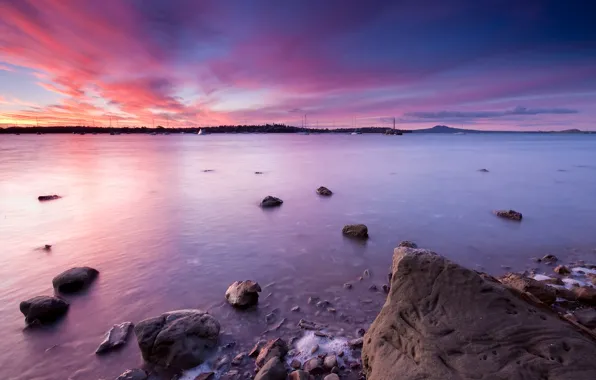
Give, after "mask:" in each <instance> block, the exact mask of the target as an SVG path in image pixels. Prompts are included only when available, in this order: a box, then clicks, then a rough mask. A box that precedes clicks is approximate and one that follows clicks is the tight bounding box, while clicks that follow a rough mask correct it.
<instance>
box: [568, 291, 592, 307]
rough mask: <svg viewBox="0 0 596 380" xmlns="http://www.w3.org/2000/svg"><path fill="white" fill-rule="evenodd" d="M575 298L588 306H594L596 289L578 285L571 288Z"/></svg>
mask: <svg viewBox="0 0 596 380" xmlns="http://www.w3.org/2000/svg"><path fill="white" fill-rule="evenodd" d="M573 292H574V293H575V295H576V296H577V300H578V301H579V302H581V303H584V304H586V305H590V306H596V289H594V288H592V287H589V286H580V287H575V288H573Z"/></svg>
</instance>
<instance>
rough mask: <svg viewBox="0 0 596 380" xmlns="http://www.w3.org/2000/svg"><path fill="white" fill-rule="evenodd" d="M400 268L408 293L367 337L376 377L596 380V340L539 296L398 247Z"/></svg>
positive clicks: (397, 284) (367, 362) (400, 284)
mask: <svg viewBox="0 0 596 380" xmlns="http://www.w3.org/2000/svg"><path fill="white" fill-rule="evenodd" d="M392 268H393V280H392V283H391V287H392V289H399V290H400V291H399V292H395V291H392V292H391V293H390V294H389V295H388V297H387V300H386V302H385V304H384V305H383V308H382V309H381V311H380V313H379V314H378V316H377V318H376V319H375V321H374V322H373V324H372V325H371V327H370V329H369V330H368V331H367V333H366V335H365V338H364V347H363V351H362V364H363V367H364V372H365V374H366V377H367V378H368V379H376V380H379V379H380V380H386V379H402V380H413V379H471V378H486V379H488V378H491V379H492V378H495V379H496V378H499V379H514V380H522V379H539V378H545V379H546V378H548V379H549V380H563V379H574V380H580V379H581V380H589V379H593V377H594V373H596V361H594V360H591V359H589V358H593V357H595V355H596V344H594V340H593V339H591V338H588V337H587V336H586V335H585V334H584V333H583V332H581V331H580V330H579V329H578V328H577V327H576V326H574V325H572V324H570V323H568V322H566V321H563V320H561V319H560V318H559V317H558V315H556V314H555V313H554V312H552V311H551V310H550V308H547V307H545V306H544V305H543V304H541V303H540V302H538V301H535V299H534V297H530V296H526V294H525V293H522V292H518V291H514V290H511V289H508V288H507V287H505V286H503V285H502V284H500V283H499V282H497V281H495V280H494V279H491V278H490V276H486V277H482V276H480V275H479V274H478V273H476V272H475V271H473V270H469V269H466V268H463V267H461V266H459V265H457V264H455V263H453V262H451V261H449V260H447V259H445V258H443V257H441V256H439V255H436V254H435V253H433V252H431V251H427V250H421V249H411V248H398V249H396V250H395V253H394V255H393V266H392ZM429 302H430V303H429ZM487 337H488V338H487ZM495 337H498V338H495ZM520 337H523V339H520ZM470 342H473V343H470ZM471 345H472V346H474V349H473V350H470V348H471V347H472V346H471ZM451 350H456V352H457V355H447V354H446V353H447V352H454V351H451Z"/></svg>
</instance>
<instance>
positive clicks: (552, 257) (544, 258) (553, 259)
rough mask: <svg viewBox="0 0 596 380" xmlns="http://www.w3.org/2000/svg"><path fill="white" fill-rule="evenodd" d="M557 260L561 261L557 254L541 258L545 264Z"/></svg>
mask: <svg viewBox="0 0 596 380" xmlns="http://www.w3.org/2000/svg"><path fill="white" fill-rule="evenodd" d="M557 261H559V259H558V258H557V256H555V255H544V257H542V258H541V259H540V262H541V263H545V264H554V263H556V262H557Z"/></svg>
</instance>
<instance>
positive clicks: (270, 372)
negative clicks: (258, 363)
mask: <svg viewBox="0 0 596 380" xmlns="http://www.w3.org/2000/svg"><path fill="white" fill-rule="evenodd" d="M255 380H286V367H285V365H284V363H282V361H281V360H280V359H279V358H277V357H272V358H271V359H269V360H268V361H267V363H265V365H264V366H263V368H261V369H260V370H259V372H257V375H256V376H255Z"/></svg>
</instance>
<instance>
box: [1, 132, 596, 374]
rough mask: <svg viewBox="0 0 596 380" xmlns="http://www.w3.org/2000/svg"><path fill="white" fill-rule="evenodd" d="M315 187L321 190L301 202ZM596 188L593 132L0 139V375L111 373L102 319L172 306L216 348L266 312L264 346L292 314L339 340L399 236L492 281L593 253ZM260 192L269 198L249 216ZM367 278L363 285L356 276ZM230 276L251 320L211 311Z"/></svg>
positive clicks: (247, 341) (258, 323)
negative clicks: (243, 289) (59, 300)
mask: <svg viewBox="0 0 596 380" xmlns="http://www.w3.org/2000/svg"><path fill="white" fill-rule="evenodd" d="M481 168H487V169H489V173H481V172H478V169H481ZM203 170H213V171H212V172H204V171H203ZM255 171H262V172H264V174H262V175H256V174H254V172H255ZM321 185H324V186H327V187H329V188H330V189H331V190H333V191H334V193H335V194H334V195H333V196H332V197H330V198H322V197H319V196H317V195H316V194H315V189H316V188H317V187H319V186H321ZM41 194H60V195H62V196H63V198H62V199H59V200H55V201H51V202H43V203H42V202H38V201H37V196H38V195H41ZM594 194H596V135H555V134H549V135H538V134H536V135H525V134H495V135H484V134H483V135H463V136H461V135H424V134H420V135H418V134H414V135H404V136H378V135H358V136H350V135H337V136H330V135H308V136H302V135H286V136H281V135H280V136H275V135H207V136H196V135H169V136H132V135H130V136H127V135H120V136H107V135H105V136H104V135H96V136H94V135H86V136H79V135H62V136H61V135H44V136H37V135H31V136H29V135H21V136H7V135H1V136H0V242H2V252H1V253H0V320H1V321H2V325H3V339H2V340H1V341H0V353H1V354H0V368H2V374H3V375H4V377H5V378H8V379H19V380H25V379H27V380H30V379H36V380H37V379H73V380H79V379H96V378H105V379H111V378H114V377H116V376H117V375H118V374H120V373H121V372H123V371H124V370H125V369H127V368H131V367H137V366H140V365H141V364H142V361H141V359H140V355H139V352H138V348H137V347H136V343H135V342H134V338H133V341H131V342H129V344H127V345H126V346H125V347H124V348H123V349H122V350H119V351H117V352H114V353H112V354H109V355H106V356H102V357H96V356H95V355H94V350H95V348H96V347H97V345H98V344H99V343H100V342H101V340H102V337H103V334H104V333H105V332H106V331H107V330H108V329H109V328H110V327H111V326H112V324H115V323H120V322H123V321H127V320H130V321H133V322H138V321H139V320H141V319H143V318H146V317H150V316H155V315H158V314H160V313H162V312H165V311H168V310H173V309H182V308H202V309H206V310H209V311H210V312H211V313H213V314H214V315H215V316H216V317H217V318H218V319H219V320H220V322H221V324H222V328H223V334H224V335H223V337H222V341H223V342H224V343H225V342H230V341H236V342H237V345H236V347H235V348H234V349H232V350H231V351H230V352H231V354H232V355H233V353H234V352H239V351H240V350H245V349H246V347H248V346H249V345H251V344H252V343H253V342H254V341H255V340H257V339H258V338H259V337H261V334H262V333H263V332H264V331H266V330H267V329H269V328H271V327H272V326H275V323H273V324H271V325H268V324H267V323H266V318H265V316H266V314H268V313H270V312H271V311H274V312H275V313H276V315H277V316H278V317H277V320H276V322H278V321H280V320H281V319H282V318H286V322H285V323H284V324H283V325H282V327H280V330H278V331H274V332H268V333H266V334H264V335H263V336H264V337H271V336H277V335H288V336H293V335H296V334H297V328H296V327H295V324H296V322H297V321H298V320H299V319H300V318H307V319H311V320H313V319H314V320H316V321H318V322H321V323H327V324H329V325H333V326H335V331H334V333H335V334H339V335H342V334H344V335H346V337H348V338H350V337H353V335H354V330H355V328H356V327H360V326H366V325H367V324H368V323H370V322H371V321H372V319H373V318H374V316H375V314H376V312H377V311H378V309H379V308H380V306H381V305H382V303H383V301H384V296H383V294H382V292H377V293H374V292H371V291H369V290H368V286H369V285H370V284H371V283H375V284H377V285H378V286H379V287H380V286H381V285H382V284H383V283H384V282H385V281H386V273H387V268H388V266H389V265H390V261H391V254H392V250H393V248H394V247H395V246H396V245H397V243H399V241H401V240H413V241H415V242H417V243H418V244H419V245H420V246H422V247H425V248H430V249H433V250H435V251H437V252H439V253H441V254H444V255H446V256H448V257H450V258H452V259H453V260H456V261H458V262H460V263H462V264H465V265H467V266H470V267H473V268H483V269H485V270H487V271H489V272H491V273H495V274H496V273H500V272H503V271H504V269H503V268H502V266H511V267H513V268H514V269H524V268H526V267H529V266H532V265H534V264H533V263H532V262H531V260H530V258H531V257H533V256H542V255H544V254H545V253H554V254H556V255H557V256H559V257H560V258H563V259H565V260H572V259H586V260H591V261H594V260H593V258H594V257H595V256H596V252H595V251H594V249H595V248H596V235H595V234H594V226H595V225H596V202H594ZM266 195H274V196H278V197H280V198H282V199H283V200H284V204H283V205H282V206H281V207H280V208H279V209H274V210H262V209H260V208H259V207H258V203H259V201H260V199H262V198H263V197H264V196H266ZM498 208H513V209H516V210H518V211H520V212H522V213H523V214H524V220H523V221H522V222H521V223H515V222H509V221H505V220H501V219H499V218H497V217H495V216H494V215H492V213H491V211H492V210H493V209H498ZM347 223H365V224H367V225H368V227H369V230H370V235H371V238H370V239H369V241H368V242H366V243H358V242H355V241H352V240H349V239H345V238H343V237H342V235H341V228H342V226H343V225H344V224H347ZM44 244H52V249H51V251H44V250H41V249H39V248H40V247H43V245H44ZM76 265H88V266H92V267H95V268H97V269H98V270H99V271H100V272H101V274H100V277H99V279H98V281H96V283H95V284H94V285H93V286H92V287H91V288H90V289H89V290H88V291H87V292H86V293H85V294H82V295H78V296H70V297H68V299H69V300H70V302H71V308H70V311H69V313H68V315H67V316H66V318H64V319H63V320H62V321H60V322H59V323H57V324H55V325H54V326H52V327H50V328H44V329H34V330H29V329H27V330H25V329H24V319H23V316H22V315H21V313H20V312H19V309H18V303H19V302H20V301H21V300H24V299H26V298H29V297H32V296H36V295H42V294H52V292H53V291H52V285H51V280H52V277H53V276H55V275H56V274H58V273H60V272H61V271H63V270H65V269H68V268H69V267H72V266H76ZM365 268H370V269H371V272H372V274H373V276H372V278H371V279H367V280H364V281H362V283H360V282H358V281H356V278H357V277H358V276H360V275H361V273H362V271H363V270H364V269H365ZM240 279H254V280H256V281H259V283H261V285H263V286H264V289H263V294H262V297H261V302H260V306H259V308H258V310H256V311H253V312H237V311H235V310H232V309H231V308H230V307H228V306H227V305H226V304H225V303H224V302H223V294H224V292H225V290H226V288H227V286H228V285H229V284H230V283H232V282H233V281H235V280H240ZM348 281H354V282H355V286H354V289H352V290H351V291H347V290H345V289H343V287H342V284H343V283H345V282H348ZM265 285H268V286H265ZM309 296H319V297H321V298H322V299H327V300H329V301H331V302H332V304H333V307H334V308H336V309H337V313H329V312H327V311H325V310H319V309H317V308H316V306H312V305H309V304H307V299H308V297H309ZM294 305H299V306H300V307H301V311H300V312H298V313H293V312H290V311H289V310H290V308H291V307H292V306H294ZM316 311H319V312H320V314H319V315H314V314H315V312H316ZM341 329H344V331H343V333H342V331H341Z"/></svg>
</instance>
